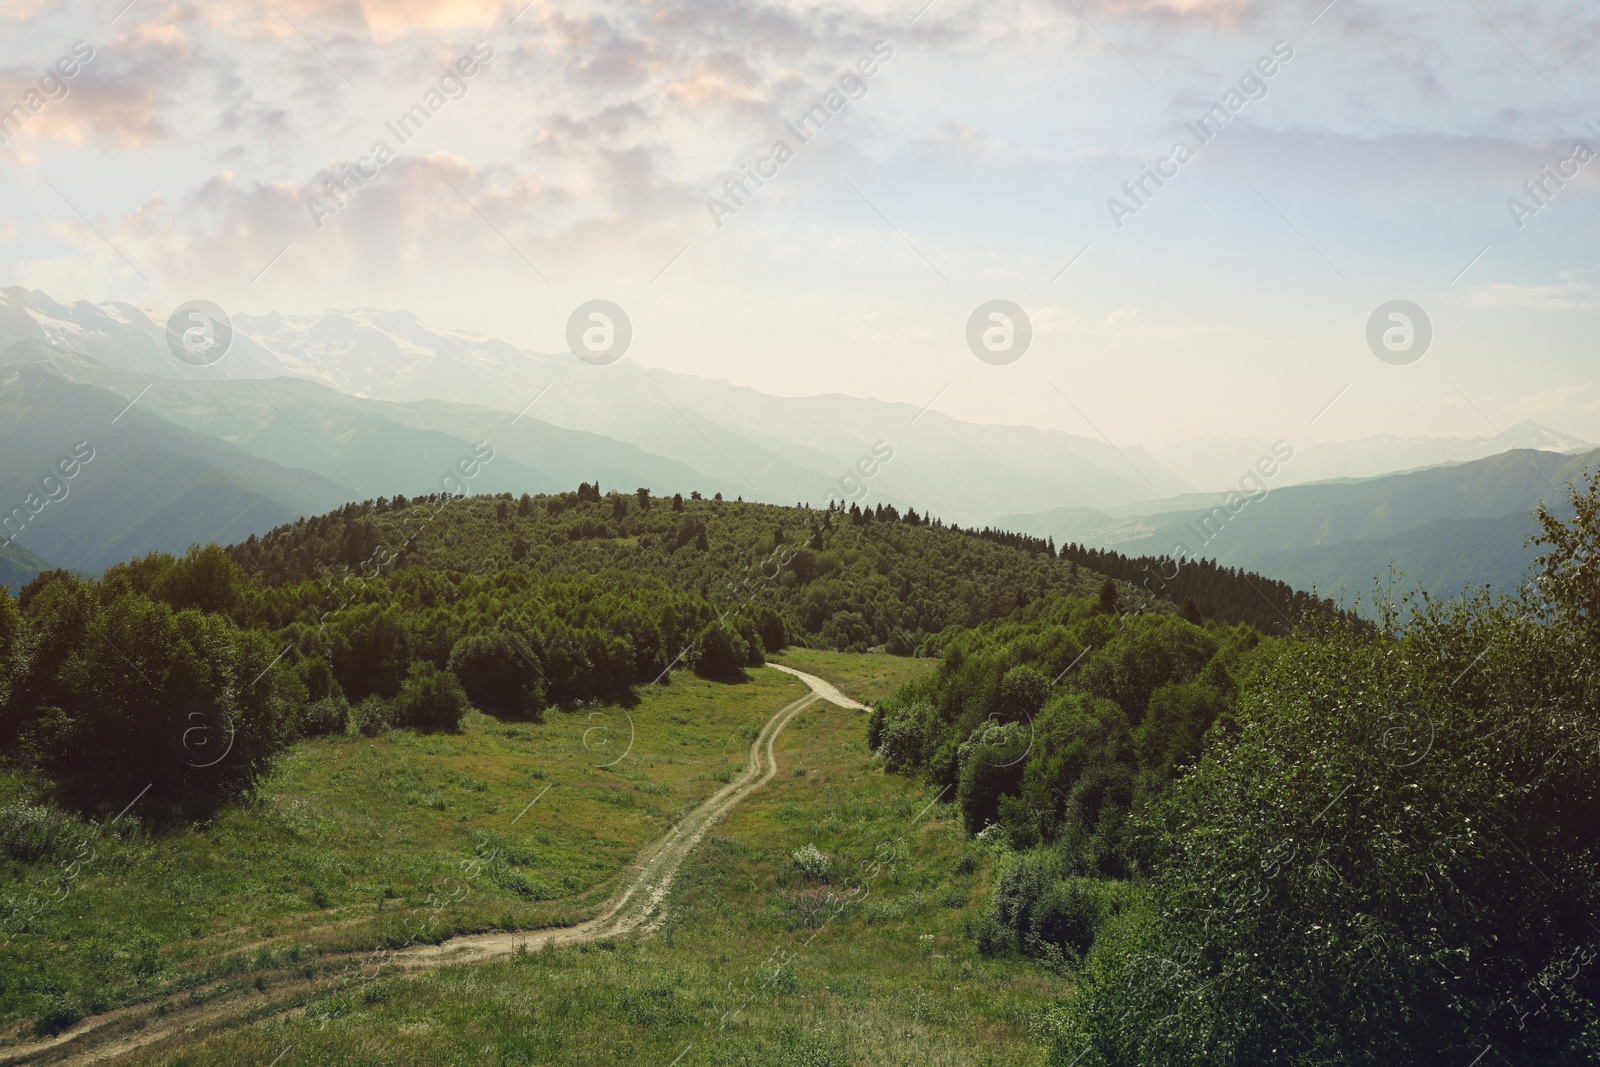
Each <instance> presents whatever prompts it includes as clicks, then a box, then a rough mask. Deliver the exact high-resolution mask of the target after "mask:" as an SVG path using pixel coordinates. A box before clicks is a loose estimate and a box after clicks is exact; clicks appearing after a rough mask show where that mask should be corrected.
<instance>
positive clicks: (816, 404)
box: [0, 287, 1192, 524]
mask: <svg viewBox="0 0 1600 1067" xmlns="http://www.w3.org/2000/svg"><path fill="white" fill-rule="evenodd" d="M232 324H233V328H234V340H233V344H232V348H231V349H230V351H229V352H228V354H227V355H226V357H224V358H223V359H222V360H221V361H220V362H219V363H217V364H215V365H214V366H211V367H206V368H197V367H190V366H187V365H186V364H183V363H181V362H179V361H178V360H176V359H174V358H173V357H172V355H171V354H170V353H169V352H168V351H167V348H166V342H165V333H164V328H163V325H162V324H161V323H160V322H159V321H157V320H156V319H154V318H152V317H151V315H149V314H146V313H145V312H143V311H141V310H139V309H138V308H135V307H133V306H132V305H129V304H124V303H116V302H109V303H104V304H91V303H88V302H86V301H79V302H76V303H73V304H62V303H59V302H57V301H55V300H52V299H51V298H50V297H49V296H47V295H45V294H43V293H39V292H35V291H28V290H24V289H20V288H15V287H13V288H9V289H0V349H3V348H4V347H5V346H7V345H9V344H13V343H16V342H18V341H24V340H33V341H38V342H42V343H46V344H50V345H53V346H57V347H62V348H67V349H70V350H72V351H76V352H79V353H82V354H84V355H88V356H90V357H92V358H94V359H96V360H98V361H100V362H102V363H104V364H106V365H107V366H110V367H114V368H117V369H121V370H126V371H131V372H135V373H139V374H145V375H151V376H159V377H161V378H167V379H177V380H190V381H202V380H203V381H216V380H218V379H230V380H237V379H252V380H264V379H271V378H281V377H288V378H300V379H303V380H307V381H313V382H317V383H319V384H321V385H323V386H326V387H328V388H330V389H333V390H336V391H338V392H341V393H345V394H347V395H350V396H356V397H363V398H367V399H372V400H382V401H389V402H394V403H421V402H424V401H434V402H445V403H456V404H467V405H473V406H477V407H482V408H489V409H493V410H499V411H507V412H512V413H517V412H519V411H522V410H523V409H525V408H526V409H528V414H527V418H528V419H533V420H537V421H539V422H544V423H547V424H550V425H552V426H556V427H560V428H563V429H568V430H581V431H585V432H589V433H595V434H600V435H603V436H605V437H609V438H612V439H613V440H615V441H620V442H623V443H626V444H631V445H633V446H634V447H636V448H638V449H641V450H642V451H644V452H647V453H651V454H653V455H656V456H659V457H661V458H663V459H668V460H672V461H675V462H676V463H678V464H681V465H683V466H684V467H687V468H689V469H691V470H692V471H695V472H697V473H698V474H699V475H700V476H701V477H700V478H699V479H698V481H699V483H700V484H701V485H709V484H711V483H712V482H713V481H715V482H717V483H721V484H726V485H729V486H732V487H735V491H736V492H738V493H740V494H742V495H744V496H747V497H750V498H752V499H759V500H766V501H769V502H773V503H794V502H795V501H808V502H812V503H815V504H818V505H820V504H822V503H823V502H824V501H825V499H826V498H827V495H828V493H829V492H833V493H834V494H835V495H836V496H837V497H839V498H842V499H856V498H863V497H862V494H865V496H864V499H867V500H871V501H873V502H878V501H886V502H890V503H895V504H898V505H899V506H901V507H905V506H913V507H916V508H918V509H919V510H930V509H931V510H933V511H934V512H936V513H938V514H941V515H945V516H947V517H948V518H949V519H950V520H952V521H958V522H962V523H966V524H971V523H982V522H986V521H989V520H990V519H991V518H992V517H993V516H994V515H996V514H999V513H1002V512H1007V511H1021V510H1025V509H1030V508H1033V507H1036V506H1037V504H1038V503H1039V501H1040V500H1041V499H1070V500H1076V501H1081V502H1083V503H1086V504H1090V505H1094V506H1110V505H1114V504H1119V503H1130V502H1133V501H1137V500H1141V499H1145V498H1148V497H1149V496H1151V495H1158V496H1159V495H1166V494H1170V493H1178V492H1184V491H1187V490H1189V489H1190V488H1192V487H1191V486H1189V485H1188V483H1186V482H1185V481H1184V480H1183V479H1182V478H1179V477H1178V476H1177V475H1175V474H1173V473H1172V472H1171V471H1170V470H1168V469H1167V468H1166V467H1165V466H1163V465H1162V464H1161V463H1160V462H1158V461H1157V460H1156V459H1155V458H1153V457H1152V456H1151V455H1150V454H1149V453H1147V452H1145V451H1144V450H1143V449H1142V448H1127V449H1120V450H1119V449H1115V448H1113V447H1111V446H1110V445H1108V444H1106V443H1105V442H1102V441H1100V440H1097V439H1094V438H1088V437H1078V436H1075V435H1073V434H1067V433H1062V432H1059V431H1047V430H1039V429H1035V428H1032V427H1024V426H986V425H976V424H972V423H964V422H960V421H959V420H956V419H952V418H950V417H948V416H946V415H942V414H940V413H939V412H938V411H934V410H925V411H924V410H919V409H918V408H916V407H915V406H913V405H909V404H897V403H889V402H885V401H880V400H870V399H858V398H854V397H846V396H840V395H837V394H833V395H824V396H810V397H774V396H768V395H765V394H762V393H759V392H757V391H756V390H753V389H749V388H746V387H742V386H736V385H733V384H731V383H727V382H718V381H712V380H710V379H705V378H698V377H694V376H691V375H681V374H674V373H671V372H668V371H663V370H655V369H646V368H643V367H641V366H639V365H638V364H636V363H634V362H632V361H631V360H628V359H623V360H622V361H620V362H618V363H616V364H614V365H612V366H608V367H594V366H590V365H588V364H585V363H583V362H582V361H580V360H578V359H577V358H576V357H575V356H573V355H571V354H570V353H559V354H549V353H538V352H530V351H526V350H523V349H519V348H516V347H515V346H513V345H510V344H507V343H506V342H504V341H499V340H496V339H494V338H491V337H487V336H485V335H482V334H476V333H471V332H467V331H455V330H443V329H437V328H434V327H430V326H427V325H425V324H423V323H422V322H421V321H420V320H419V319H418V318H417V316H415V315H413V314H411V313H409V312H403V311H380V310H377V309H373V308H357V309H354V310H351V311H329V312H326V313H324V314H322V315H315V316H289V315H279V314H273V315H264V316H248V315H237V316H234V317H233V319H232ZM536 398H537V399H536ZM530 404H531V405H532V406H531V407H529V405H530ZM880 441H881V442H883V443H884V444H885V445H887V446H888V448H889V449H890V450H892V453H893V457H894V458H893V460H892V461H891V462H887V463H883V464H881V465H879V467H878V469H877V471H876V473H875V474H874V475H873V476H872V477H871V478H866V479H862V478H860V477H859V475H855V476H854V477H855V479H856V480H854V481H852V480H850V479H851V477H852V473H851V472H852V471H853V470H854V468H855V467H856V465H857V463H858V462H859V461H860V460H861V459H862V457H863V456H867V455H869V454H870V453H871V450H872V448H873V446H874V445H875V444H876V443H878V442H880ZM313 469H315V468H313ZM841 483H843V484H841Z"/></svg>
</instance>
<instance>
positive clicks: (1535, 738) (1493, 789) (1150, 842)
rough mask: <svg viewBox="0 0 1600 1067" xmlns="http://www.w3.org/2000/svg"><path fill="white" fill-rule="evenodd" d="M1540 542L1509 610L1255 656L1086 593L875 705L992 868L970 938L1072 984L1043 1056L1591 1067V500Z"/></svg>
mask: <svg viewBox="0 0 1600 1067" xmlns="http://www.w3.org/2000/svg"><path fill="white" fill-rule="evenodd" d="M1568 514H1573V515H1575V516H1576V518H1575V519H1574V520H1573V521H1572V522H1570V523H1564V522H1563V521H1562V516H1564V515H1568ZM1536 520H1537V523H1536V527H1537V530H1538V536H1537V543H1538V544H1540V545H1542V546H1543V548H1544V550H1545V553H1544V555H1543V556H1542V557H1541V560H1540V565H1539V568H1538V574H1537V579H1538V580H1537V581H1536V582H1532V583H1529V584H1528V586H1527V587H1526V591H1524V592H1522V593H1520V594H1519V595H1518V596H1516V597H1505V598H1498V599H1497V598H1494V597H1491V596H1490V595H1489V594H1487V593H1483V594H1479V595H1478V596H1476V597H1472V598H1469V599H1455V600H1430V599H1429V598H1427V597H1426V596H1422V597H1418V598H1415V599H1413V600H1411V601H1406V600H1401V601H1399V602H1393V603H1389V604H1386V605H1383V604H1380V605H1379V608H1380V615H1379V620H1378V624H1377V625H1367V624H1365V623H1361V622H1358V621H1356V620H1351V619H1345V618H1339V617H1331V616H1327V615H1325V614H1321V613H1319V614H1317V615H1314V616H1313V617H1312V618H1310V619H1309V620H1307V622H1306V624H1305V625H1304V626H1303V627H1301V628H1300V629H1297V630H1296V631H1294V632H1292V633H1291V634H1290V635H1289V636H1287V637H1284V638H1262V637H1260V635H1258V634H1257V633H1256V632H1255V631H1253V630H1250V629H1248V628H1245V627H1242V626H1241V627H1233V628H1229V627H1224V626H1221V625H1219V624H1217V623H1214V622H1213V623H1207V624H1206V625H1204V626H1199V625H1194V624H1193V623H1191V622H1189V621H1186V620H1184V619H1182V618H1178V617H1174V616H1172V615H1164V616H1155V617H1151V616H1148V615H1143V614H1139V613H1137V612H1129V611H1127V610H1125V609H1124V608H1123V606H1121V605H1119V604H1118V602H1117V601H1118V598H1117V596H1116V593H1115V589H1114V588H1113V587H1110V586H1107V587H1106V588H1105V590H1104V592H1103V593H1102V595H1101V596H1100V597H1098V598H1097V599H1093V600H1076V601H1074V600H1071V599H1063V600H1054V601H1050V602H1048V603H1041V604H1035V605H1030V606H1029V607H1027V608H1025V609H1024V610H1022V611H1021V612H1019V613H1018V614H1017V615H1015V616H1013V617H1011V618H1008V619H1004V620H1000V621H997V622H994V623H991V624H988V625H985V626H982V627H979V628H976V629H972V630H968V631H966V632H964V633H962V634H960V635H959V636H957V637H955V638H954V639H952V640H951V641H949V642H948V643H947V645H946V647H945V649H944V651H943V656H942V659H941V661H940V663H939V665H938V667H937V669H936V670H935V671H934V672H933V673H932V674H931V675H929V676H927V677H925V678H923V679H920V680H917V681H914V682H912V683H909V684H907V685H906V686H904V687H903V688H902V689H901V690H900V691H899V692H898V693H897V694H896V695H895V696H894V697H893V698H891V699H889V700H887V701H884V702H881V703H880V705H879V706H878V708H877V710H876V711H875V712H874V715H873V719H872V725H871V732H870V743H871V745H872V747H873V748H874V749H875V751H876V753H877V755H878V758H879V759H880V760H881V761H882V763H883V764H884V766H885V768H886V769H887V770H889V771H891V772H899V773H905V774H911V775H917V776H920V777H922V778H923V779H925V780H926V782H927V783H928V785H929V787H930V788H932V787H942V788H944V789H945V790H946V791H947V792H949V793H953V795H954V796H955V798H956V800H957V802H958V804H959V806H960V808H961V812H962V816H963V819H964V821H965V824H966V828H967V830H968V831H969V832H970V833H973V834H975V835H976V836H977V838H978V840H979V841H981V842H983V843H984V844H985V845H987V846H988V847H989V848H990V849H991V850H992V851H993V852H994V853H995V854H996V855H997V856H998V857H999V872H998V877H997V879H996V883H995V885H994V888H993V891H992V893H991V897H990V900H989V906H988V908H987V911H986V913H984V914H983V915H982V916H981V917H978V918H976V919H974V921H972V922H970V923H969V925H968V936H969V937H971V938H972V939H973V940H974V941H975V943H976V946H977V947H978V948H979V949H980V950H981V951H983V952H984V953H986V954H989V955H994V956H1007V955H1017V954H1022V955H1027V956H1032V957H1036V958H1038V959H1039V960H1040V961H1042V963H1043V964H1044V965H1045V966H1047V967H1049V968H1050V969H1052V970H1054V971H1056V972H1057V973H1060V974H1062V975H1064V976H1070V977H1071V979H1072V985H1073V992H1072V993H1071V994H1070V995H1068V996H1064V997H1063V999H1062V1001H1061V1003H1060V1004H1059V1005H1058V1006H1057V1007H1056V1008H1055V1009H1053V1010H1052V1012H1051V1013H1050V1015H1049V1019H1048V1021H1046V1022H1044V1023H1042V1024H1041V1026H1040V1029H1041V1031H1042V1032H1045V1033H1048V1034H1049V1035H1050V1040H1051V1041H1052V1045H1053V1050H1052V1055H1051V1059H1050V1062H1051V1063H1060V1064H1069V1063H1079V1062H1083V1063H1093V1064H1100V1065H1111V1067H1140V1065H1146V1064H1167V1063H1185V1064H1196V1065H1200V1064H1205V1065H1218V1067H1221V1065H1229V1067H1245V1065H1254V1064H1268V1063H1271V1064H1296V1065H1300V1064H1305V1065H1310V1064H1326V1063H1346V1064H1348V1063H1373V1064H1430V1065H1431V1064H1441V1065H1442V1064H1458V1065H1464V1064H1469V1063H1473V1062H1478V1061H1481V1060H1483V1059H1484V1057H1485V1056H1486V1055H1487V1054H1488V1053H1489V1052H1490V1051H1491V1050H1492V1051H1493V1053H1494V1059H1493V1061H1492V1062H1496V1063H1512V1064H1526V1065H1529V1067H1532V1065H1535V1064H1539V1065H1544V1064H1578V1063H1590V1062H1593V1059H1592V1056H1593V1050H1594V1049H1595V1048H1596V1047H1597V1046H1600V1010H1597V1006H1596V1005H1597V1002H1600V977H1597V975H1596V972H1595V970H1594V968H1593V967H1592V964H1593V962H1594V960H1595V959H1596V952H1595V949H1594V948H1593V946H1594V944H1595V938H1596V935H1597V934H1600V930H1597V928H1596V926H1595V923H1594V919H1593V916H1594V914H1595V910H1596V908H1597V907H1600V888H1597V885H1596V882H1595V879H1594V864H1595V863H1596V861H1597V859H1600V788H1597V786H1596V782H1597V781H1600V746H1597V744H1596V737H1597V736H1600V719H1597V717H1596V712H1595V696H1596V693H1595V678H1596V666H1597V665H1596V662H1595V650H1596V648H1600V633H1597V632H1596V619H1597V618H1600V551H1597V546H1600V481H1595V482H1592V483H1591V484H1590V485H1589V487H1588V489H1587V491H1585V492H1578V491H1574V492H1573V493H1572V496H1571V499H1570V500H1569V501H1568V502H1566V503H1565V504H1564V505H1563V506H1560V507H1556V508H1552V509H1541V510H1540V511H1539V513H1538V514H1537V515H1536ZM1269 1006H1270V1007H1271V1008H1273V1009H1276V1010H1270V1011H1269V1010H1264V1009H1265V1008H1267V1007H1269ZM1474 1057H1476V1059H1474Z"/></svg>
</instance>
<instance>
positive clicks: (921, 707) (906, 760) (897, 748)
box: [877, 704, 932, 771]
mask: <svg viewBox="0 0 1600 1067" xmlns="http://www.w3.org/2000/svg"><path fill="white" fill-rule="evenodd" d="M931 711H932V709H931V708H929V707H928V705H926V704H913V705H911V706H909V707H898V708H894V709H893V710H890V711H885V712H883V713H881V714H882V726H881V728H880V729H879V730H878V746H877V751H878V754H879V755H881V756H882V757H883V766H884V769H885V770H889V771H899V770H905V769H908V768H911V767H915V766H916V765H917V764H919V763H921V762H922V758H923V748H924V746H925V745H926V743H927V739H926V736H925V734H924V727H923V717H924V715H925V714H927V713H931Z"/></svg>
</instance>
